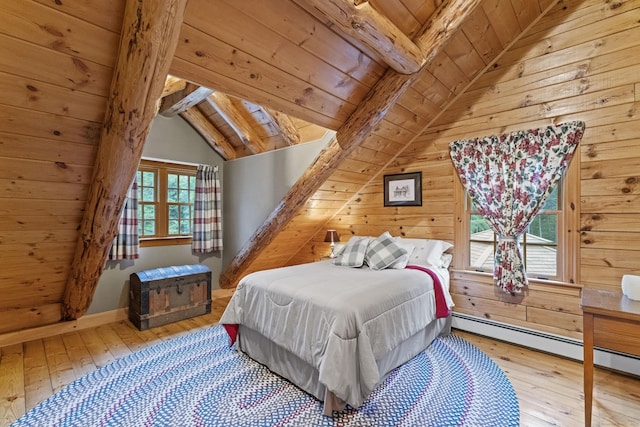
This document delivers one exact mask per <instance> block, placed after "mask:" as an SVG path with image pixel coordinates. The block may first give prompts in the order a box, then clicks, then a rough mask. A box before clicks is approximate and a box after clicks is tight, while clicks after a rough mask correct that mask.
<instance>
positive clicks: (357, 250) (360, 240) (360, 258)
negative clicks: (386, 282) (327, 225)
mask: <svg viewBox="0 0 640 427" xmlns="http://www.w3.org/2000/svg"><path fill="white" fill-rule="evenodd" d="M369 240H370V239H369V238H368V237H357V238H356V237H355V236H354V237H352V238H351V239H349V241H348V242H347V244H346V245H344V248H342V249H341V250H340V252H339V253H338V256H336V257H335V258H334V259H333V263H334V264H335V265H341V266H344V267H362V265H363V264H364V257H365V254H366V252H367V246H369Z"/></svg>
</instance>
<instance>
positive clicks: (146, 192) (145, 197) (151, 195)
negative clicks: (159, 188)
mask: <svg viewBox="0 0 640 427" xmlns="http://www.w3.org/2000/svg"><path fill="white" fill-rule="evenodd" d="M141 200H142V201H143V202H155V200H156V196H155V190H154V189H153V187H144V188H143V189H142V199H141Z"/></svg>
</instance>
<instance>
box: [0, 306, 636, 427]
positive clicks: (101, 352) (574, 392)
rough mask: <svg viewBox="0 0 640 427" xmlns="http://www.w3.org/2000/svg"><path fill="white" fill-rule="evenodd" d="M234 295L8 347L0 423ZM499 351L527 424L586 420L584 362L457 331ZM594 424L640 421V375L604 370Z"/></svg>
mask: <svg viewBox="0 0 640 427" xmlns="http://www.w3.org/2000/svg"><path fill="white" fill-rule="evenodd" d="M227 301H228V299H224V298H222V299H215V300H214V302H213V304H212V305H213V308H212V313H211V314H209V315H205V316H200V317H197V318H193V319H188V320H183V321H181V322H177V323H173V324H171V325H166V326H161V327H157V328H153V329H151V330H147V331H139V330H138V329H137V328H136V327H135V326H133V325H132V324H131V323H129V322H128V321H122V322H116V323H111V324H108V325H103V326H100V327H97V328H91V329H85V330H80V331H74V332H69V333H65V334H62V335H58V336H53V337H50V338H45V339H39V340H33V341H29V342H25V343H23V344H16V345H10V346H6V347H3V348H0V426H8V425H10V424H11V423H12V422H13V421H15V420H16V419H17V418H18V417H20V416H21V415H22V414H23V413H24V412H25V411H26V410H27V409H29V408H32V407H33V406H35V405H36V404H37V403H38V402H40V401H42V400H43V399H45V398H47V397H48V396H50V395H51V394H53V393H55V392H57V391H59V390H60V389H62V388H63V387H64V386H65V385H67V384H69V383H70V382H71V381H73V380H74V379H76V378H79V377H80V376H82V375H85V374H87V373H89V372H91V371H93V370H95V369H97V368H100V367H102V366H104V365H106V364H107V363H109V362H112V361H113V360H115V359H117V358H119V357H123V356H125V355H127V354H130V353H132V352H135V351H137V350H140V349H142V348H144V347H147V346H150V345H153V344H155V343H157V342H160V341H163V340H167V339H170V338H171V337H174V336H177V335H180V334H185V333H188V332H189V331H192V330H194V329H199V328H205V327H209V326H211V325H212V324H214V323H215V322H217V320H218V319H219V318H220V315H221V314H222V311H223V310H224V307H225V306H226V303H227ZM454 333H456V334H458V335H460V336H462V337H463V338H464V339H466V340H467V341H469V342H471V343H472V344H474V345H475V346H476V347H478V348H479V349H480V350H482V351H483V352H484V353H485V354H487V355H488V356H489V357H491V358H492V359H493V360H494V361H495V362H496V363H497V364H498V366H500V368H502V370H503V371H504V372H505V373H506V375H507V377H508V378H509V379H510V380H511V383H512V384H513V386H514V389H515V390H516V394H517V395H518V399H519V401H520V420H521V425H522V426H527V427H537V426H581V425H584V407H583V405H584V397H583V392H582V378H583V377H582V363H580V362H575V361H572V360H568V359H563V358H559V357H555V356H552V355H549V354H545V353H541V352H537V351H531V350H528V349H526V348H523V347H519V346H515V345H511V344H508V343H504V342H500V341H495V340H492V339H489V338H485V337H482V336H478V335H474V334H470V333H466V332H463V331H454ZM593 426H594V427H605V426H640V379H639V378H635V377H630V376H626V375H621V374H619V373H616V372H611V371H608V370H603V369H596V372H595V382H594V407H593Z"/></svg>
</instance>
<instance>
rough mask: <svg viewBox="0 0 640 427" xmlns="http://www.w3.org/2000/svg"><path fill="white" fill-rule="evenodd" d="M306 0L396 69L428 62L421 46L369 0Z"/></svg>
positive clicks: (403, 70) (410, 68) (414, 69)
mask: <svg viewBox="0 0 640 427" xmlns="http://www.w3.org/2000/svg"><path fill="white" fill-rule="evenodd" d="M305 1H306V2H307V3H308V4H309V5H311V6H313V7H314V8H316V9H317V10H319V11H320V12H322V14H324V15H325V16H326V17H327V18H328V19H329V20H330V21H331V22H332V23H333V24H334V25H335V26H337V27H339V28H340V29H341V30H342V31H344V32H345V33H347V34H349V35H350V36H352V37H355V38H356V39H358V40H360V41H361V42H363V43H364V44H366V45H367V46H369V47H370V48H372V49H373V50H375V51H376V52H377V53H378V54H379V55H380V56H381V57H382V59H383V60H384V61H385V62H386V63H387V64H388V65H389V66H390V67H391V68H393V69H394V70H396V71H397V72H399V73H403V74H412V73H415V72H417V71H418V70H420V69H421V68H422V65H423V64H424V63H425V59H424V53H423V52H422V50H421V49H420V48H419V47H418V46H416V44H415V43H414V42H413V41H412V40H411V39H410V38H409V37H407V35H406V34H404V33H403V32H402V31H401V30H400V29H399V28H398V27H396V26H395V24H394V23H393V22H391V21H390V20H389V19H388V18H387V17H386V16H384V15H382V14H380V13H378V11H376V10H375V9H374V8H373V7H371V4H369V2H368V1H365V2H362V3H360V4H357V3H358V2H355V1H353V0H305Z"/></svg>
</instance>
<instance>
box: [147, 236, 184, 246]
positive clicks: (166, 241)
mask: <svg viewBox="0 0 640 427" xmlns="http://www.w3.org/2000/svg"><path fill="white" fill-rule="evenodd" d="M190 244H191V236H186V237H151V238H146V239H140V247H141V248H149V247H154V246H173V245H190Z"/></svg>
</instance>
